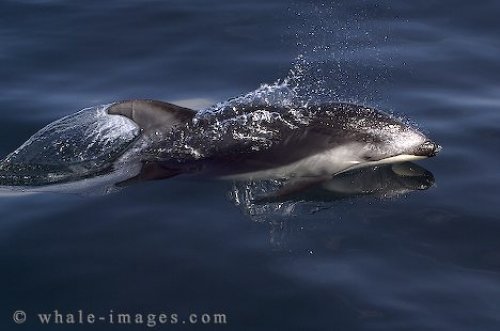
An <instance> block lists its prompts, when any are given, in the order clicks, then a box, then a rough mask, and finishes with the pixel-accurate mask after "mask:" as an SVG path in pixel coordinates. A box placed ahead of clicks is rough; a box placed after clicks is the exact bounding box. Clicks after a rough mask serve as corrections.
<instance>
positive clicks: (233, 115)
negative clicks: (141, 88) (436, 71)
mask: <svg viewBox="0 0 500 331" xmlns="http://www.w3.org/2000/svg"><path fill="white" fill-rule="evenodd" d="M439 150H440V147H439V146H438V145H437V144H436V143H434V142H433V141H432V140H430V139H429V138H427V137H426V136H425V135H424V134H423V133H422V132H420V131H419V130H418V129H417V128H415V127H413V126H411V125H409V124H408V123H405V122H404V121H402V120H400V119H398V118H396V117H394V116H392V115H390V114H388V113H385V112H383V111H379V110H376V109H373V108H370V107H365V106H360V105H354V104H348V103H330V104H321V105H310V106H307V107H306V106H298V107H278V106H269V105H259V104H231V105H228V106H226V107H224V108H221V109H218V110H217V111H205V112H200V113H197V112H195V111H193V110H190V109H187V108H183V107H179V106H176V105H173V104H169V103H166V102H162V101H156V100H129V101H122V102H117V103H114V104H111V105H109V106H104V107H100V108H93V109H89V110H84V111H81V112H78V113H76V114H74V115H69V116H67V117H65V118H62V119H60V120H58V121H55V122H53V123H51V124H49V125H48V126H47V127H45V128H44V129H42V130H40V131H39V132H37V133H36V134H35V135H33V136H32V137H31V138H30V139H29V140H28V141H27V142H26V143H24V144H23V145H22V146H21V147H20V148H18V149H17V150H16V151H14V152H13V153H11V154H9V155H8V156H7V157H6V158H5V159H3V160H2V161H1V162H0V179H1V181H0V182H1V183H0V184H1V185H14V186H44V185H51V184H54V183H63V182H72V181H77V180H80V179H83V178H89V177H95V176H100V175H103V174H106V173H108V172H112V171H113V170H116V168H117V167H123V166H124V164H127V163H137V162H139V163H140V164H141V165H142V167H141V168H142V169H141V170H140V172H139V173H138V174H136V173H135V174H133V175H132V176H135V177H134V180H148V179H160V178H166V177H171V176H175V175H178V174H185V173H203V174H205V175H209V176H216V177H226V178H236V179H238V178H241V179H249V178H250V179H261V178H292V179H297V178H301V179H304V178H305V179H307V181H309V179H310V178H313V180H312V181H316V180H324V179H326V178H330V177H331V176H334V175H336V174H340V173H342V172H344V171H348V170H351V169H356V168H360V167H366V166H374V165H378V164H387V163H397V162H404V161H412V160H418V159H422V158H427V157H431V156H434V155H436V154H437V153H438V152H439Z"/></svg>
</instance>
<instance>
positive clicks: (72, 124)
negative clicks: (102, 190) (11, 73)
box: [0, 105, 140, 185]
mask: <svg viewBox="0 0 500 331" xmlns="http://www.w3.org/2000/svg"><path fill="white" fill-rule="evenodd" d="M108 106H109V105H103V106H98V107H93V108H86V109H83V110H81V111H78V112H76V113H74V114H71V115H68V116H66V117H63V118H61V119H59V120H57V121H55V122H52V123H50V124H49V125H47V126H46V127H44V128H43V129H41V130H40V131H38V132H37V133H35V134H34V135H33V136H32V137H31V138H30V139H29V140H28V141H26V142H25V143H24V144H23V145H22V146H20V147H19V148H18V149H16V150H15V151H14V152H12V153H11V154H9V155H7V157H5V159H4V160H3V161H2V162H1V163H0V182H1V183H2V184H3V185H20V184H22V185H37V184H39V183H42V184H47V183H52V182H60V181H64V180H70V179H74V178H81V177H85V176H86V175H95V174H96V173H99V172H100V171H103V170H105V169H106V168H108V167H109V166H110V165H111V162H112V161H113V160H115V159H116V158H117V157H118V156H119V155H121V154H122V153H124V152H125V150H126V149H127V148H128V147H129V146H130V144H131V143H132V142H133V141H134V140H135V139H136V138H137V137H138V136H139V134H140V130H139V128H138V127H137V125H136V124H135V123H134V122H132V121H131V120H129V119H127V118H125V117H123V116H112V115H108V113H107V111H106V109H107V108H108Z"/></svg>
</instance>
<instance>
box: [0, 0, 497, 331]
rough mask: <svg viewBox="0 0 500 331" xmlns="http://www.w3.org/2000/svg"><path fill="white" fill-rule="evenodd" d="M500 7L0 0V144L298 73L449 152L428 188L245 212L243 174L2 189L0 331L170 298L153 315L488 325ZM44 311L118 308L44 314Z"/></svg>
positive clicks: (152, 305) (431, 165) (432, 171)
mask: <svg viewBox="0 0 500 331" xmlns="http://www.w3.org/2000/svg"><path fill="white" fill-rule="evenodd" d="M499 14H500V4H499V3H498V2H495V1H483V2H481V3H480V4H479V3H473V2H470V1H448V0H446V1H427V2H425V3H418V4H417V3H410V2H390V1H369V0H365V1H335V2H333V3H327V2H313V1H298V0H296V1H292V2H286V1H273V0H269V1H252V2H250V1H231V2H227V1H224V2H223V1H213V2H206V1H194V0H187V1H186V0H182V1H181V0H178V1H132V0H128V1H106V2H97V1H86V2H80V3H76V2H70V1H50V0H48V1H35V0H32V1H31V0H24V1H21V0H20V1H10V0H7V1H2V2H1V3H0V63H1V65H0V78H1V79H0V114H1V118H2V119H1V124H2V130H0V155H1V156H2V157H3V156H5V155H7V154H8V153H10V152H11V151H13V150H14V149H16V148H17V147H18V146H19V145H21V144H22V143H23V142H24V141H26V139H28V138H29V137H30V136H31V135H32V134H33V133H35V132H36V131H37V130H38V129H40V128H41V127H43V126H45V125H47V124H48V123H50V122H52V121H54V120H56V119H58V118H61V117H63V116H65V115H68V114H71V113H74V112H76V111H78V110H80V109H82V108H86V107H90V106H96V105H101V104H107V103H110V102H113V101H117V100H122V99H131V98H154V99H161V100H165V101H169V102H173V103H178V104H182V105H185V106H188V107H192V108H193V109H203V108H205V107H207V106H210V105H212V104H215V103H217V102H221V101H224V100H227V99H228V98H231V97H235V96H238V95H241V94H245V93H247V92H250V91H254V90H255V89H257V88H259V86H260V85H261V84H270V85H272V84H273V83H275V82H276V81H278V80H283V79H284V78H287V77H293V78H294V79H296V80H297V84H298V86H299V87H300V91H299V92H300V93H302V94H304V95H307V96H308V97H311V98H316V99H318V100H335V101H350V102H357V103H362V104H366V105H370V106H374V107H377V108H380V109H383V110H387V111H390V112H394V113H396V114H400V115H401V116H405V117H406V118H409V119H410V120H411V121H412V122H414V123H418V126H419V127H420V128H421V129H422V130H423V131H425V132H426V133H428V134H429V135H430V136H431V137H432V138H433V139H435V140H436V141H438V142H439V143H440V144H441V145H442V146H443V150H442V151H441V153H440V154H439V155H438V156H437V157H436V158H432V159H428V160H424V161H421V162H419V166H421V167H424V168H425V169H426V171H428V174H427V175H426V178H427V182H426V183H428V184H429V185H427V186H425V187H424V188H425V189H422V187H421V189H416V188H415V187H413V186H411V185H410V186H408V185H409V184H408V183H399V184H401V185H402V186H403V188H404V189H402V188H401V185H400V186H399V187H398V189H394V188H391V189H388V188H385V191H384V190H383V189H381V190H380V191H382V193H384V192H385V194H371V195H370V194H368V195H359V194H358V195H349V196H347V197H346V196H343V197H339V196H332V195H328V194H326V196H325V193H324V192H313V193H305V195H304V196H300V197H297V198H296V199H294V200H290V201H272V202H268V203H264V204H257V205H255V204H252V203H249V202H248V201H246V200H245V197H246V196H247V195H246V192H248V191H249V190H250V191H251V190H254V191H255V190H257V191H258V190H259V187H252V184H248V185H242V184H234V183H232V182H230V181H217V180H210V179H207V180H200V179H199V178H196V179H193V178H190V177H182V176H181V177H176V178H173V179H167V180H160V181H152V182H143V183H139V184H136V185H131V186H128V187H125V188H123V189H121V190H118V191H117V192H114V193H111V194H102V192H90V193H95V194H83V195H82V194H71V193H61V192H59V193H57V192H55V193H54V192H52V193H51V192H45V193H38V194H21V193H19V194H5V193H2V194H1V195H0V210H1V214H0V215H1V217H0V263H1V266H2V272H1V274H0V329H1V330H39V329H40V330H42V329H47V330H52V329H54V330H56V329H57V330H61V329H64V330H71V329H82V330H87V329H93V330H109V329H117V330H118V329H124V330H126V329H148V326H147V325H145V324H142V325H140V324H137V323H136V324H134V323H131V324H128V325H123V324H121V325H120V324H117V323H116V320H115V323H114V324H113V325H111V324H112V323H111V322H110V320H109V318H108V317H109V315H112V314H114V313H116V314H118V313H129V314H136V313H137V314H143V315H147V314H155V315H156V316H158V315H159V314H161V313H165V314H168V315H169V316H170V315H171V314H178V320H179V321H178V323H174V324H172V323H170V321H169V323H167V324H163V325H161V324H160V323H157V324H156V325H155V326H150V327H149V329H185V330H189V329H195V330H197V329H204V330H219V329H226V330H259V331H260V330H498V328H499V327H500V317H499V316H500V242H499V240H498V237H499V236H500V207H499V205H498V197H499V196H500V195H499V193H500V175H499V172H498V165H499V161H500V155H499V145H500V79H499V77H500V62H499V61H498V54H500V41H499V39H498V35H499V33H500V23H499V21H498V15H499ZM382 175H384V174H381V175H380V176H382ZM386 175H387V174H386ZM386 175H384V176H386ZM430 176H432V180H430V179H429V178H430ZM381 178H386V177H381ZM384 182H385V181H384ZM347 183H350V182H349V180H347ZM351 183H352V182H351ZM379 183H380V182H379ZM391 183H397V181H395V180H393V181H392V182H391ZM256 185H258V184H256ZM394 192H396V193H397V194H391V193H394ZM20 310H22V311H24V312H25V313H26V322H24V323H21V324H18V323H16V321H14V318H13V317H14V316H13V315H14V313H15V312H16V311H20ZM54 310H58V312H60V313H63V314H71V313H73V314H77V312H78V311H79V310H81V311H82V313H85V314H95V315H96V316H103V317H105V318H106V320H105V321H96V323H94V324H88V323H87V324H86V323H80V324H78V323H77V324H73V325H61V324H57V323H52V324H51V325H41V323H40V321H39V320H38V316H37V314H40V313H50V312H53V311H54ZM192 313H195V314H198V315H197V316H202V315H203V314H208V315H207V316H211V318H212V323H208V324H203V323H200V322H198V323H197V324H195V325H193V324H192V323H190V321H189V316H190V314H192ZM219 313H222V314H225V315H226V319H227V320H226V322H227V323H226V324H218V323H214V314H219ZM65 316H66V315H65ZM200 319H201V317H200ZM17 322H19V320H18V321H17ZM182 322H185V323H182Z"/></svg>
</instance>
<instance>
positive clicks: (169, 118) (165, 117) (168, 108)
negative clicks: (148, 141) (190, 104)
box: [108, 100, 196, 132]
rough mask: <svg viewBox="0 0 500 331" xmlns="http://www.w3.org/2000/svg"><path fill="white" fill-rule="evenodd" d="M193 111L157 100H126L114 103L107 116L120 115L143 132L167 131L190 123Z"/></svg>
mask: <svg viewBox="0 0 500 331" xmlns="http://www.w3.org/2000/svg"><path fill="white" fill-rule="evenodd" d="M195 113H196V112H195V111H194V110H191V109H189V108H184V107H180V106H176V105H174V104H171V103H167V102H163V101H158V100H126V101H120V102H117V103H114V104H113V105H111V106H110V107H109V108H108V114H112V115H122V116H125V117H127V118H129V119H131V120H132V121H134V122H135V123H136V124H137V125H138V126H139V127H140V128H141V129H142V130H143V131H145V132H148V131H152V130H157V129H160V130H161V131H163V132H164V131H167V130H170V129H171V128H173V127H175V126H179V125H185V124H186V123H188V122H189V121H191V120H192V119H193V117H194V115H195Z"/></svg>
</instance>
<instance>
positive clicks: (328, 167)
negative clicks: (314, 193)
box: [220, 143, 426, 180]
mask: <svg viewBox="0 0 500 331" xmlns="http://www.w3.org/2000/svg"><path fill="white" fill-rule="evenodd" d="M363 148H364V146H363V145H361V144H357V143H351V144H347V145H343V146H339V147H336V148H332V149H330V150H327V151H324V152H323V153H318V154H315V155H312V156H309V157H306V158H303V159H301V160H298V161H295V162H293V163H290V164H287V165H284V166H279V167H276V168H271V169H265V170H259V171H255V172H246V173H242V174H236V175H229V176H221V177H220V178H223V179H234V180H247V179H251V180H259V179H269V178H276V179H278V178H290V177H323V176H334V175H337V174H340V173H342V172H345V171H348V170H353V169H359V168H364V167H370V166H378V165H385V164H393V163H401V162H409V161H416V160H421V159H425V158H426V157H424V156H415V155H407V154H403V155H398V156H393V157H389V158H385V159H382V160H378V161H368V162H367V161H365V160H363V159H362V158H361V155H362V150H363Z"/></svg>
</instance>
